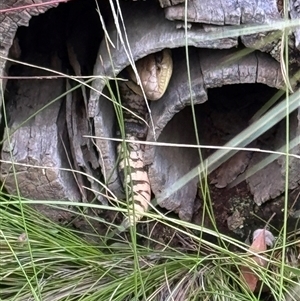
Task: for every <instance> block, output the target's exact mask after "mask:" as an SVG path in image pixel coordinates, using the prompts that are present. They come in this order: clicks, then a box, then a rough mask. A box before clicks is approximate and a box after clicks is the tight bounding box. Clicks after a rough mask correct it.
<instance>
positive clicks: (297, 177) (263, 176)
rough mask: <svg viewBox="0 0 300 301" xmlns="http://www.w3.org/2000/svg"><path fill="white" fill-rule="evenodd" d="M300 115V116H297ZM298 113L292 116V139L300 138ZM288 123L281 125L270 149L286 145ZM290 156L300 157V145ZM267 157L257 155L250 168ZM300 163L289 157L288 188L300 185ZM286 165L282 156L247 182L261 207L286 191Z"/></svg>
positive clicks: (290, 124) (292, 150)
mask: <svg viewBox="0 0 300 301" xmlns="http://www.w3.org/2000/svg"><path fill="white" fill-rule="evenodd" d="M297 114H298V115H297ZM299 114H300V113H299V109H298V112H293V113H292V114H291V115H290V123H289V131H290V139H291V140H292V139H294V138H295V137H299V134H300V121H299V120H300V119H299V116H300V115H299ZM285 131H286V123H285V120H284V121H282V122H281V123H280V126H279V130H278V131H277V133H276V135H275V139H274V141H273V142H274V145H270V143H269V144H268V149H273V150H278V149H279V148H280V147H283V146H284V145H285V144H286V133H285ZM290 154H294V155H298V156H299V155H300V144H299V143H298V144H297V145H296V146H295V147H294V148H292V149H291V150H290ZM266 157H267V154H261V153H255V154H254V156H253V158H252V159H251V161H250V164H249V168H250V167H253V166H255V165H256V164H259V162H260V161H261V160H263V159H264V158H266ZM299 170H300V162H299V159H298V158H295V157H289V167H288V172H289V178H288V188H289V189H295V188H297V187H299V184H300V172H299ZM285 174H286V164H285V157H284V156H281V157H279V158H278V159H277V160H275V161H273V162H272V163H270V164H269V165H267V166H266V167H265V168H263V169H262V170H260V171H258V172H257V173H256V174H255V175H253V176H251V177H250V178H248V179H247V180H246V181H247V183H248V184H249V188H250V191H251V193H252V194H253V197H254V201H255V203H256V204H257V205H261V204H263V203H265V202H266V201H269V200H270V199H274V198H276V197H278V196H279V195H281V194H282V193H283V192H284V191H285V183H286V178H285Z"/></svg>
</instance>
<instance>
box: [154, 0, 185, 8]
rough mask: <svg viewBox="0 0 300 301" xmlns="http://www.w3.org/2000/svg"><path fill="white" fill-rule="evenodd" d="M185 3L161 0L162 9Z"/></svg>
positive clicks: (174, 0)
mask: <svg viewBox="0 0 300 301" xmlns="http://www.w3.org/2000/svg"><path fill="white" fill-rule="evenodd" d="M182 2H184V0H159V3H160V6H161V7H167V6H171V5H177V4H179V3H182Z"/></svg>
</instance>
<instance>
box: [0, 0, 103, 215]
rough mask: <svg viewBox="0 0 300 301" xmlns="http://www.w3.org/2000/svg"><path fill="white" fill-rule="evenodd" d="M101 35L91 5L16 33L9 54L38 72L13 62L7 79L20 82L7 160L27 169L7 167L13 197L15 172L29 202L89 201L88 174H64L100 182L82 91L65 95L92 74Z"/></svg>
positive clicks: (9, 100) (11, 92)
mask: <svg viewBox="0 0 300 301" xmlns="http://www.w3.org/2000/svg"><path fill="white" fill-rule="evenodd" d="M101 2H103V1H101ZM100 7H101V8H102V7H103V5H101V4H100ZM102 36H103V34H102V26H101V23H100V19H99V15H98V13H97V12H96V5H95V1H93V0H83V1H82V0H81V1H70V2H69V3H67V4H61V5H59V6H58V7H57V8H52V9H49V10H48V11H47V12H46V13H44V14H41V15H39V16H36V17H32V19H31V20H30V22H29V26H28V27H20V28H19V29H18V31H17V33H16V36H15V40H14V45H13V47H12V48H11V51H10V56H11V57H12V58H14V59H17V60H19V61H21V62H23V63H25V64H31V65H35V66H37V67H34V66H26V65H24V64H11V63H10V68H9V75H10V76H17V77H21V78H18V79H13V80H9V81H8V83H7V87H6V88H7V89H6V95H5V101H6V115H7V116H8V128H9V129H8V131H7V132H6V134H5V139H6V140H5V141H4V143H3V147H2V150H1V158H2V159H3V160H6V161H8V162H9V161H11V160H12V157H13V160H14V162H15V163H19V164H21V165H18V164H17V165H15V171H13V169H12V166H11V164H10V163H6V164H2V165H1V175H0V176H1V180H2V181H3V182H4V183H5V187H6V189H7V190H8V192H9V193H11V194H15V193H16V183H15V178H14V172H15V173H16V175H17V181H18V187H19V190H20V193H21V195H22V196H23V197H29V198H31V199H39V200H41V199H42V200H49V199H55V200H57V199H60V200H69V201H78V200H81V199H83V200H86V199H87V198H88V192H87V191H85V190H84V188H83V186H89V185H88V182H87V179H86V177H82V176H81V175H80V174H74V173H73V172H71V171H66V170H64V169H75V170H79V171H82V172H86V170H87V169H93V170H95V171H94V172H95V174H97V175H98V178H99V170H98V171H97V168H98V167H99V165H98V163H97V155H96V151H95V149H94V148H93V146H91V144H90V142H89V141H88V139H87V138H83V137H82V136H83V135H87V134H91V130H90V128H89V124H88V121H87V117H86V111H85V109H86V107H85V103H84V101H83V94H82V93H83V91H82V90H81V89H80V86H78V87H77V89H75V90H74V91H73V92H70V93H68V94H67V95H66V94H65V92H66V91H67V90H69V89H71V88H74V87H75V86H76V85H78V82H76V81H74V80H71V79H67V75H72V76H73V75H77V76H81V75H83V76H91V75H92V74H93V66H94V63H95V60H96V55H97V51H98V48H99V45H100V40H101V39H102ZM43 68H47V69H51V70H54V72H51V71H47V70H43ZM51 76H53V78H52V79H45V77H51ZM56 76H57V77H56ZM85 92H86V93H88V91H85ZM86 98H88V95H86ZM39 110H41V111H40V112H39ZM8 132H9V133H10V134H9V137H10V138H9V139H8V137H7V133H8ZM40 211H42V212H43V213H45V214H46V215H47V216H48V217H50V218H52V219H53V220H58V219H59V220H60V219H61V217H63V220H66V219H68V218H70V215H71V214H69V213H68V212H67V211H63V210H62V211H61V212H60V213H58V211H57V210H51V209H50V208H45V207H43V208H41V207H40Z"/></svg>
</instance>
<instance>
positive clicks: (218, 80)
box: [0, 0, 299, 220]
mask: <svg viewBox="0 0 300 301" xmlns="http://www.w3.org/2000/svg"><path fill="white" fill-rule="evenodd" d="M27 2H30V1H27ZM159 2H160V5H161V6H162V7H166V6H171V7H167V8H165V9H164V10H163V9H161V8H160V7H159V3H158V2H157V1H146V2H144V1H140V2H131V1H127V2H125V1H121V2H120V5H121V9H122V17H123V19H124V23H125V26H126V38H125V32H124V31H122V30H121V35H119V34H118V32H117V30H116V27H115V20H113V17H112V16H111V12H110V13H107V11H105V12H104V14H105V16H106V17H107V18H108V22H106V20H105V22H106V29H107V33H108V35H109V38H110V40H111V41H112V44H113V46H111V45H112V44H110V42H109V43H108V44H107V42H106V41H105V40H103V41H102V43H101V46H100V49H99V52H98V56H97V62H96V64H95V68H94V74H95V75H97V76H103V77H104V78H97V79H95V80H94V82H93V86H92V88H93V90H92V91H91V94H90V98H89V112H88V116H86V112H85V108H84V104H83V102H82V100H81V96H80V93H78V91H77V92H74V93H73V94H72V95H70V98H68V100H67V110H68V115H67V125H68V133H69V136H70V138H71V141H72V142H71V145H70V148H71V151H72V157H73V158H74V163H75V167H76V169H79V170H82V171H84V172H86V173H87V174H88V177H89V179H91V186H92V188H94V189H96V190H97V191H99V185H98V184H97V181H95V182H93V180H92V177H95V178H96V179H97V180H98V179H99V178H100V177H101V175H100V172H99V168H98V167H99V165H100V166H101V169H102V172H103V177H104V181H105V182H106V184H108V188H109V189H111V191H112V192H113V193H114V194H115V195H117V196H118V197H122V196H123V193H122V185H121V183H120V181H119V178H118V174H117V172H116V164H117V157H116V149H115V146H116V144H115V143H114V142H111V141H104V140H101V139H96V148H97V151H98V152H99V153H98V158H96V154H95V152H94V151H95V149H93V144H92V141H91V140H88V139H86V138H84V137H83V135H85V134H93V131H94V133H95V135H96V136H101V137H107V138H111V137H114V136H115V126H116V124H115V122H116V121H115V113H114V107H113V104H112V101H111V100H110V99H109V98H107V95H109V93H108V89H104V86H105V85H106V84H107V83H108V77H112V78H114V77H115V76H117V75H118V73H119V72H120V71H121V70H123V69H124V68H125V67H126V66H127V65H129V64H130V62H133V61H136V60H138V59H139V58H142V57H144V56H146V55H147V54H150V53H154V52H157V51H159V50H162V49H164V48H172V49H173V56H174V73H173V78H172V80H171V83H170V86H169V88H168V91H167V92H166V94H165V96H164V97H163V98H162V99H161V100H160V101H159V102H156V103H153V104H151V114H152V120H153V124H154V127H153V126H152V124H151V123H150V128H149V132H148V137H147V140H148V141H152V142H153V141H155V140H157V141H163V142H174V143H192V144H194V143H195V140H194V134H193V133H194V132H193V124H192V123H191V118H190V117H191V115H190V111H189V108H186V107H188V106H189V105H190V99H191V97H192V98H193V100H194V103H195V104H202V103H204V102H206V101H207V98H208V94H207V89H210V88H215V87H220V86H223V85H231V84H244V83H263V84H266V85H268V86H270V87H275V88H277V89H279V88H282V87H283V79H282V76H281V69H280V65H279V63H278V62H276V61H275V60H274V59H272V58H271V56H270V55H267V54H264V53H261V52H258V51H257V52H254V53H251V54H249V55H246V56H242V57H240V55H239V54H240V53H239V52H238V50H236V49H234V50H228V49H229V48H234V47H237V46H242V47H243V46H246V47H249V48H255V49H260V50H261V51H263V52H270V54H271V55H272V56H273V57H275V58H276V59H277V60H279V59H280V47H278V45H279V46H280V42H278V41H279V39H280V37H279V36H276V32H275V33H274V32H270V33H259V34H255V35H247V36H242V37H240V40H239V37H234V38H222V39H221V37H222V34H223V32H224V28H225V26H227V27H228V28H229V27H230V25H235V26H236V25H240V24H266V23H271V22H273V21H276V20H279V19H280V18H281V16H280V13H279V12H278V8H277V3H276V1H274V0H267V1H254V0H242V1H237V0H219V1H217V2H216V1H209V0H206V1H203V0H190V1H189V2H188V21H189V22H192V26H191V28H190V29H188V30H187V31H185V30H184V29H182V28H179V27H177V26H176V24H175V22H172V21H170V20H171V19H172V20H180V21H183V20H184V16H185V11H184V4H180V3H183V1H181V0H173V1H172V0H170V1H167V0H160V1H159ZM31 3H32V2H31ZM292 3H293V9H294V11H296V12H297V7H298V6H297V3H296V2H292ZM18 4H20V2H18V1H17V5H18ZM22 4H23V3H22ZM47 8H48V7H47ZM79 8H80V7H79ZM43 9H44V10H46V8H43ZM44 10H43V11H44ZM100 10H101V9H100ZM39 11H41V10H37V12H35V11H31V10H29V14H28V13H27V12H26V11H23V12H22V14H14V13H9V14H6V15H4V19H0V23H1V20H2V21H3V23H1V25H2V27H1V28H4V31H3V32H2V33H1V31H0V38H2V37H3V38H2V39H1V40H2V42H1V43H3V45H2V44H1V46H2V48H1V49H0V51H2V52H1V53H2V54H4V56H6V55H7V53H8V49H9V47H10V45H11V44H12V41H13V38H14V34H15V31H16V29H17V26H19V25H20V24H26V25H27V24H28V20H29V19H30V17H31V14H32V15H33V14H35V13H38V12H39ZM141 11H147V14H146V15H145V14H143V13H141ZM10 14H11V15H10ZM77 16H81V14H80V11H79V14H77V15H76V14H73V15H72V17H73V19H72V17H70V18H69V19H68V22H70V23H69V25H68V28H67V32H68V35H69V41H68V43H69V44H71V46H72V47H73V49H74V50H75V52H76V56H77V60H78V62H79V65H80V68H81V69H82V68H86V73H85V74H84V75H88V74H89V70H90V63H87V62H90V58H91V57H90V56H89V54H90V52H89V51H87V49H90V46H87V45H86V44H89V41H90V38H91V37H93V34H94V33H93V34H91V35H88V36H84V33H85V32H86V30H83V26H80V25H79V23H78V24H77V23H76V24H73V22H76V20H77ZM165 16H166V17H167V19H166V18H165ZM296 16H297V14H294V15H293V16H292V17H293V18H296ZM82 17H83V20H84V21H82V19H81V21H82V24H83V25H87V24H88V20H89V12H87V14H82ZM0 18H1V16H0ZM22 22H24V23H22ZM197 23H198V24H197ZM199 23H201V24H199ZM3 24H4V26H3ZM220 25H222V27H221V26H220ZM97 28H98V27H97ZM232 28H236V29H237V28H238V27H232ZM85 29H88V26H87V27H85ZM226 29H227V28H226ZM64 30H65V29H64ZM81 30H82V32H81ZM295 32H296V31H295ZM1 34H2V36H1ZM185 34H187V37H185ZM296 34H297V32H296ZM296 34H295V36H296ZM272 35H275V39H273V38H272V42H270V37H273V36H272ZM78 36H84V38H87V39H77V37H78ZM127 38H128V44H126V43H127V42H126V39H127ZM297 39H298V38H297V36H296V45H298V44H299V42H297V41H298V40H297ZM122 40H124V41H125V42H124V43H125V45H126V46H125V47H124V46H123V44H122V43H123V42H122ZM273 40H274V41H273ZM239 41H241V42H239ZM186 43H188V45H189V46H194V47H197V48H202V49H201V50H195V49H193V48H190V49H189V60H190V73H191V92H192V95H190V87H189V85H188V75H187V69H186V58H185V50H184V49H181V50H177V49H175V48H180V47H184V46H186ZM297 43H298V44H297ZM83 44H84V46H85V47H82V45H83ZM293 47H294V45H292V48H293ZM108 48H109V50H108ZM204 48H209V49H208V50H207V49H204ZM216 49H222V50H216ZM3 51H4V52H3ZM296 55H298V52H295V56H294V58H295V57H296ZM111 62H113V66H112V64H111ZM1 64H2V65H1ZM4 64H5V58H4V57H2V61H1V57H0V70H1V72H2V71H3V68H1V66H4ZM71 65H72V63H71ZM73 68H74V66H73ZM75 73H76V70H75ZM80 74H81V72H80V73H79V74H78V73H77V75H80ZM33 88H34V89H36V90H38V89H39V88H40V87H36V86H33ZM62 91H63V88H61V87H59V89H57V92H59V93H62ZM105 95H106V96H105ZM109 96H110V95H109ZM241 101H245V100H244V99H241ZM33 106H35V107H36V106H38V104H36V103H33ZM81 106H82V107H81ZM45 112H47V111H45ZM14 114H15V113H13V114H12V118H13V119H12V120H13V121H14V122H16V123H20V122H21V121H20V120H19V119H18V118H19V117H20V116H17V115H16V114H15V115H14ZM49 118H50V115H49ZM89 118H91V121H92V122H90V120H88V119H89ZM59 120H60V119H59ZM52 122H53V124H52V127H53V128H54V129H55V130H56V131H58V126H61V124H62V121H59V122H58V124H57V125H56V121H55V120H54V118H53V119H52ZM92 124H93V126H94V129H93V128H92V126H91V125H92ZM183 124H184V127H183V126H182V125H183ZM35 126H36V125H35ZM35 126H33V125H32V128H31V131H32V132H34V131H36V128H35ZM48 126H49V127H50V124H49V125H48ZM33 128H35V129H34V130H33ZM187 129H188V130H187ZM24 130H25V128H21V129H20V130H19V132H18V131H17V132H16V135H17V134H18V133H20V132H21V131H24ZM292 131H293V133H295V132H297V131H298V132H299V126H298V127H293V128H292ZM298 134H299V133H298ZM27 135H29V134H28V133H27ZM277 135H278V136H277V138H278V139H279V137H281V136H280V135H282V134H279V132H278V134H277ZM28 137H29V136H28ZM22 139H23V140H24V137H22V138H20V139H19V140H20V141H22ZM28 139H29V138H28ZM38 139H39V138H38ZM55 139H57V137H56V138H55ZM55 139H54V140H52V144H53V145H55V144H56V145H57V146H56V147H57V150H53V154H54V155H53V158H60V159H61V158H63V153H62V152H61V146H58V144H59V142H58V141H56V140H55ZM19 140H17V141H18V143H19V142H20V141H19ZM41 141H42V142H41V143H44V142H43V141H44V140H41ZM23 142H24V143H25V144H26V143H27V141H26V139H25V140H24V141H23ZM206 142H207V143H209V142H210V141H209V139H208V140H206ZM34 143H36V144H37V143H38V142H37V140H35V142H34ZM39 143H40V142H39ZM24 148H25V149H27V146H24ZM8 149H10V147H8V146H7V145H6V146H5V147H4V148H3V151H4V152H5V150H6V151H7V150H8ZM293 151H295V152H296V153H298V149H297V148H295V150H293ZM38 152H39V153H40V154H42V151H36V153H38ZM26 156H27V158H29V155H28V154H25V155H24V156H23V158H25V157H26ZM41 157H43V155H41ZM145 157H146V162H147V164H148V165H149V175H150V181H151V185H152V190H153V192H154V194H155V196H156V198H157V199H158V202H159V204H160V206H162V207H165V208H167V209H168V210H172V211H175V212H177V213H178V214H179V216H180V218H182V219H185V220H190V219H191V215H192V213H193V205H194V199H195V195H196V190H197V179H194V180H193V181H191V182H190V183H189V184H188V185H186V186H184V187H182V188H180V189H178V190H177V191H176V192H174V193H173V194H172V195H171V196H170V197H169V198H167V199H162V198H161V197H160V195H162V193H163V191H164V190H166V189H168V188H169V187H170V185H171V184H173V183H174V182H176V181H177V180H178V179H180V178H181V177H182V176H184V175H185V174H186V173H187V172H188V171H189V170H190V169H191V168H193V167H194V166H195V165H196V164H198V163H199V158H198V152H197V151H195V150H192V149H183V148H176V147H174V148H169V147H156V146H150V147H149V146H147V147H146V148H145ZM255 159H256V158H255V156H254V157H253V162H254V161H255ZM243 160H245V158H244V159H243V158H242V159H241V158H239V162H242V161H243ZM51 162H52V161H51ZM65 162H67V160H65ZM242 163H245V161H243V162H242ZM275 163H276V164H275V165H274V166H272V168H275V171H274V175H276V174H278V175H279V176H278V183H279V184H280V185H279V186H280V188H279V190H278V191H280V193H281V192H282V182H280V181H281V180H282V174H283V170H284V164H283V163H282V162H281V161H280V160H278V162H275ZM53 164H57V166H58V167H59V166H62V165H60V164H61V162H58V161H55V162H54V159H53ZM226 164H227V168H225V167H226V165H225V167H223V170H222V172H221V174H222V176H220V177H219V178H218V180H217V185H219V186H220V185H221V186H224V185H225V184H228V181H227V180H228V179H231V178H234V177H235V176H236V175H235V174H236V173H238V172H240V171H241V169H243V168H244V165H243V164H241V165H240V166H239V168H238V169H237V170H233V169H232V168H231V167H232V162H227V163H226ZM292 165H293V166H291V173H292V175H293V179H294V182H291V183H290V187H291V188H293V187H296V186H297V185H298V183H299V180H298V173H297V171H298V170H299V167H298V165H297V162H296V161H293V164H292ZM3 166H5V165H3ZM272 170H273V169H272ZM5 172H7V170H6V171H5ZM30 172H31V170H29V171H26V173H28V174H29V175H30ZM10 176H11V175H10ZM41 177H43V175H41ZM263 177H265V178H266V174H264V175H263V176H262V177H261V178H257V179H259V181H260V184H261V185H262V186H260V187H261V189H262V193H261V194H259V192H257V191H256V190H255V189H252V192H253V193H254V197H255V198H256V200H258V201H257V203H262V202H263V201H265V200H266V199H267V198H270V197H274V196H276V195H278V192H277V190H276V188H275V187H276V185H277V184H276V185H275V186H274V187H273V188H274V189H273V191H267V192H266V187H267V186H268V185H269V184H270V183H269V182H268V180H269V179H267V178H266V179H265V180H264V179H263ZM275 177H276V176H275ZM58 178H59V176H56V179H55V180H54V181H58V184H57V185H58V188H57V186H54V189H56V190H57V191H58V192H59V193H62V194H61V196H62V197H66V198H70V197H71V199H72V194H73V192H70V191H72V189H71V190H70V191H68V192H66V191H64V190H60V189H61V187H60V186H59V185H62V182H59V180H57V179H58ZM224 179H226V181H225V182H226V183H225V182H224ZM68 181H69V180H68ZM70 181H71V182H72V181H73V180H70ZM78 181H79V182H80V186H83V185H84V183H85V179H83V178H82V177H81V179H79V178H78ZM230 181H231V180H230ZM251 181H253V183H254V178H252V179H251V180H249V183H250V182H251ZM71 182H69V184H66V187H68V185H70V183H71ZM8 183H11V184H9V185H8V187H9V189H13V185H14V184H12V180H11V182H9V181H8ZM224 183H225V184H224ZM276 183H277V182H276ZM45 185H47V183H46V184H45ZM48 185H49V183H48ZM72 185H73V184H72ZM72 185H71V186H72ZM250 185H252V184H250ZM253 185H254V184H253ZM25 186H26V185H25ZM49 186H50V185H49ZM72 187H73V186H72ZM75 187H76V185H75ZM52 188H53V187H52ZM32 189H33V191H35V188H34V187H33V188H32ZM109 189H108V190H107V191H106V192H107V193H109ZM11 191H12V190H11ZM27 192H28V191H27ZM27 192H25V195H26V193H27ZM46 192H47V193H48V197H49V198H50V197H51V195H50V190H49V191H47V190H46ZM52 192H53V190H52ZM68 193H71V196H69V195H68ZM76 193H77V194H76V197H77V196H79V193H78V191H77V192H76ZM82 194H83V195H84V199H85V198H87V193H86V192H84V191H82ZM28 195H29V194H28ZM74 195H75V193H74ZM52 196H53V198H55V199H57V195H55V196H54V195H52ZM265 196H266V197H265ZM30 197H32V196H30ZM40 198H41V197H40ZM100 199H101V197H100ZM102 201H103V199H102Z"/></svg>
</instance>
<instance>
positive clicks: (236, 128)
mask: <svg viewBox="0 0 300 301" xmlns="http://www.w3.org/2000/svg"><path fill="white" fill-rule="evenodd" d="M275 93H276V89H274V88H270V87H268V86H266V85H262V84H242V85H228V86H223V87H221V88H214V89H209V90H208V100H207V101H206V102H205V103H203V104H199V105H196V106H195V116H196V122H197V131H198V134H199V140H200V144H202V145H206V146H209V145H212V146H222V145H224V144H225V143H226V142H228V141H229V140H230V139H232V138H233V137H234V136H235V135H237V134H239V133H240V132H241V131H242V130H243V129H245V128H246V127H247V126H248V125H249V121H250V119H251V117H252V116H253V115H254V114H255V113H256V112H257V110H258V109H260V108H261V107H262V105H263V104H265V103H266V102H267V101H268V100H269V99H270V98H271V97H272V96H273V95H274V94H275ZM273 131H274V130H271V131H269V132H268V133H267V134H265V135H264V137H263V140H262V141H261V143H260V142H259V144H260V146H263V141H264V142H265V143H267V139H270V138H271V137H270V135H272V134H273ZM158 142H166V143H178V144H194V145H197V143H196V139H195V127H194V123H193V115H192V109H191V107H190V106H187V107H185V108H184V109H183V110H182V111H180V112H179V113H177V114H175V116H174V117H173V118H172V119H171V120H170V121H169V122H168V123H167V125H166V126H165V128H164V129H163V130H162V132H161V134H160V136H159V138H158ZM265 147H269V145H268V143H267V144H266V145H265ZM151 151H154V153H151V156H153V158H154V160H153V161H152V165H150V167H149V175H150V180H151V187H152V189H153V191H154V193H155V195H156V197H157V198H158V202H159V204H160V206H162V207H165V208H167V209H168V210H172V211H177V212H178V213H179V214H180V215H181V218H183V219H188V220H189V219H191V217H192V214H193V211H194V200H195V197H196V194H197V183H198V180H199V179H198V178H195V179H194V180H192V181H191V182H189V183H188V184H187V185H186V186H184V187H182V188H180V189H179V190H178V191H176V192H175V193H174V194H172V195H171V196H169V197H168V198H166V199H162V200H160V195H161V194H162V195H164V192H165V190H166V189H168V188H169V187H172V186H173V185H174V183H176V181H178V180H179V179H180V178H181V177H183V176H184V175H185V174H187V173H188V172H189V171H191V170H192V169H193V168H194V167H195V166H197V165H198V164H200V162H201V161H200V158H199V153H198V150H197V149H194V148H183V147H166V146H164V147H162V146H157V147H154V148H153V149H151ZM214 151H215V150H213V149H209V148H208V149H207V148H203V149H202V150H201V154H202V159H205V158H207V157H208V156H209V155H211V154H212V153H213V152H214ZM251 156H252V153H249V152H239V153H238V154H237V155H236V156H234V157H233V159H232V160H229V162H227V163H225V164H223V166H221V167H220V168H219V169H218V170H217V171H216V172H214V173H212V174H211V175H210V176H209V178H208V182H209V183H210V182H215V185H217V186H218V185H219V187H220V188H224V187H226V186H227V184H229V183H230V182H231V181H233V180H234V179H235V177H236V176H237V175H239V174H240V173H242V172H243V171H244V170H245V168H246V167H247V166H248V164H249V161H250V159H251ZM222 168H223V169H222ZM175 186H176V185H175Z"/></svg>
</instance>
